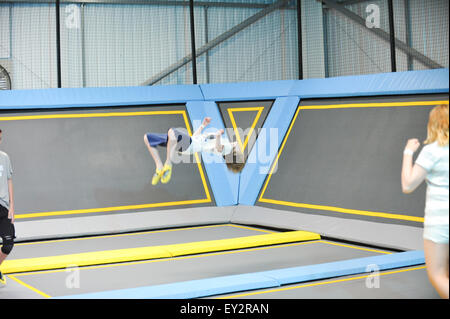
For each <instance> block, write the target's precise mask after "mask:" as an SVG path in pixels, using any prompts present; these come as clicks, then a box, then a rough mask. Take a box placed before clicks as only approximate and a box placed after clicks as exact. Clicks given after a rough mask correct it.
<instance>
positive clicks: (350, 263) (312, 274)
mask: <svg viewBox="0 0 450 319" xmlns="http://www.w3.org/2000/svg"><path fill="white" fill-rule="evenodd" d="M423 263H425V255H424V252H423V251H422V250H414V251H407V252H402V253H394V254H387V255H378V256H372V257H364V258H357V259H350V260H343V261H336V262H331V263H324V264H317V265H309V266H302V267H294V268H286V269H279V270H274V271H267V272H265V275H266V276H269V277H271V278H274V279H276V280H277V281H278V282H279V284H280V285H286V284H291V283H296V282H305V281H311V280H316V279H325V278H332V277H340V276H348V275H355V274H360V273H365V272H368V270H367V267H368V266H370V265H376V266H377V269H378V270H380V271H381V270H387V269H393V268H400V267H408V266H414V265H420V264H423Z"/></svg>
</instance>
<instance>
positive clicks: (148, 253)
mask: <svg viewBox="0 0 450 319" xmlns="http://www.w3.org/2000/svg"><path fill="white" fill-rule="evenodd" d="M317 239H320V235H319V234H316V233H312V232H307V231H291V232H285V233H274V234H265V235H256V236H247V237H238V238H230V239H218V240H209V241H200V242H192V243H184V244H174V245H162V246H151V247H139V248H129V249H115V250H105V251H94V252H87V253H79V254H69V255H59V256H49V257H38V258H25V259H15V260H6V261H5V262H4V263H3V264H2V266H1V271H2V272H3V273H4V274H11V273H19V272H30V271H39V270H51V269H63V268H71V267H82V266H92V265H102V264H113V263H119V262H130V261H139V260H150V259H158V258H170V257H175V256H183V255H193V254H200V253H207V252H215V251H223V250H232V249H242V248H250V247H258V246H267V245H276V244H283V243H290V242H299V241H307V240H317Z"/></svg>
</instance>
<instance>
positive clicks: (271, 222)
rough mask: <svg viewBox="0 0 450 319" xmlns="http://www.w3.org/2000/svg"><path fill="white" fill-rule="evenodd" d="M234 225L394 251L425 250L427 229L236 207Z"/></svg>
mask: <svg viewBox="0 0 450 319" xmlns="http://www.w3.org/2000/svg"><path fill="white" fill-rule="evenodd" d="M231 222H232V223H235V224H249V225H252V224H254V225H258V226H263V227H264V226H265V227H274V228H282V229H296V230H307V231H312V232H316V233H319V234H320V235H321V236H326V237H331V238H335V239H340V240H346V241H355V242H359V243H361V244H367V245H374V246H381V247H385V248H390V249H399V250H422V249H423V239H422V233H423V229H422V228H418V227H411V226H405V225H394V224H385V223H376V222H370V221H364V220H355V219H344V218H337V217H331V216H322V215H314V214H306V213H300V212H293V211H286V210H278V209H272V208H266V207H258V206H238V207H236V210H235V212H234V214H233V217H232V219H231Z"/></svg>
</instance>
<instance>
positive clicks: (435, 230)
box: [402, 104, 449, 299]
mask: <svg viewBox="0 0 450 319" xmlns="http://www.w3.org/2000/svg"><path fill="white" fill-rule="evenodd" d="M448 115H449V114H448V104H444V105H439V106H436V107H435V108H433V110H431V112H430V116H429V120H428V137H427V139H426V140H425V142H424V144H426V145H425V146H424V147H423V149H422V151H421V152H420V154H419V156H418V157H417V160H416V162H415V164H414V165H413V154H414V152H415V151H417V149H418V148H419V146H420V142H419V141H418V140H417V139H410V140H408V143H407V144H406V147H405V150H404V153H403V167H402V190H403V192H404V193H406V194H408V193H411V192H413V191H414V190H415V189H416V188H417V187H418V186H419V185H420V184H421V183H422V182H423V181H424V180H426V183H427V193H426V205H425V221H424V231H423V238H424V250H425V263H426V265H427V274H428V278H429V280H430V282H431V284H432V285H433V287H434V288H435V289H436V291H437V292H438V293H439V295H440V296H441V297H442V298H446V299H448V297H449V295H448V293H449V279H448V266H449V260H448V256H449V251H448V249H449V246H448V225H449V218H448V215H449V199H448V198H449V187H448V186H449V182H448V175H449V162H448V121H449V118H448Z"/></svg>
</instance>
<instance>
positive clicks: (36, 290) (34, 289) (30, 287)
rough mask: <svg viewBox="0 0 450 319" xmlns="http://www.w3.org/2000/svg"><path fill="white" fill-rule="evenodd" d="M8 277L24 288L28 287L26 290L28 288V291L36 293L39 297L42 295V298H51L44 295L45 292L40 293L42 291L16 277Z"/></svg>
mask: <svg viewBox="0 0 450 319" xmlns="http://www.w3.org/2000/svg"><path fill="white" fill-rule="evenodd" d="M8 277H9V278H11V279H12V280H14V281H15V282H17V283H19V284H21V285H22V286H24V287H26V288H28V289H30V290H32V291H34V292H35V293H37V294H39V295H41V296H42V297H45V298H51V296H49V295H47V294H46V293H44V292H42V291H40V290H38V289H36V288H34V287H33V286H30V285H29V284H26V283H24V282H23V281H22V280H20V279H17V278H16V277H15V276H8Z"/></svg>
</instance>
